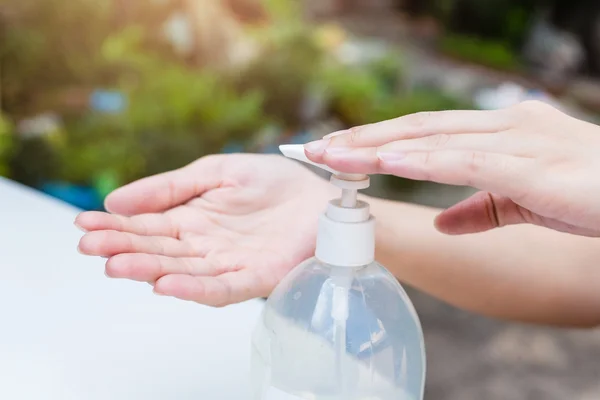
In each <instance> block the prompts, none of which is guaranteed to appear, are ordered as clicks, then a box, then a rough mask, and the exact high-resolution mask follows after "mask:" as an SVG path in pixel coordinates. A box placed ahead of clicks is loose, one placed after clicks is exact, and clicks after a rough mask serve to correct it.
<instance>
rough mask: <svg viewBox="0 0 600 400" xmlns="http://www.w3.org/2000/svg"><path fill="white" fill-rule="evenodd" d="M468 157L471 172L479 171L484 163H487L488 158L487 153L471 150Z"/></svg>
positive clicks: (467, 161) (468, 166)
mask: <svg viewBox="0 0 600 400" xmlns="http://www.w3.org/2000/svg"><path fill="white" fill-rule="evenodd" d="M466 157H467V159H466V165H467V170H468V171H469V173H471V174H474V173H477V172H479V171H480V170H481V168H482V167H483V165H485V163H486V159H487V157H486V155H485V153H481V152H478V151H472V152H469V153H467V155H466Z"/></svg>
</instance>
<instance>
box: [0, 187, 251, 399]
mask: <svg viewBox="0 0 600 400" xmlns="http://www.w3.org/2000/svg"><path fill="white" fill-rule="evenodd" d="M77 212H78V211H77V210H76V209H73V208H71V207H69V206H67V205H65V204H63V203H61V202H58V201H55V200H53V199H50V198H48V197H46V196H44V195H41V194H39V193H37V192H35V191H33V190H30V189H26V188H23V187H22V186H19V185H17V184H14V183H12V182H9V181H7V180H4V179H1V178H0V399H3V400H4V399H6V400H100V399H102V400H138V399H140V400H141V399H144V400H158V399H161V400H163V399H168V400H188V399H190V400H191V399H197V400H213V399H214V400H244V399H249V398H250V381H249V364H250V362H249V360H250V336H251V331H252V329H253V327H254V323H255V321H256V319H257V318H258V316H259V313H260V311H261V308H262V303H261V302H260V301H258V300H256V301H250V302H247V303H244V304H240V305H236V306H232V307H228V308H224V309H211V308H208V307H204V306H200V305H198V304H194V303H188V302H183V301H179V300H176V299H172V298H166V297H159V296H155V295H153V294H152V291H151V288H150V286H148V285H147V284H145V283H137V282H130V281H121V280H110V279H107V278H106V277H105V276H104V273H103V271H104V268H103V264H104V261H103V260H102V259H98V258H91V257H84V256H81V255H79V254H78V253H77V252H76V246H77V243H78V240H79V238H80V237H81V235H82V233H81V232H80V231H79V230H77V228H75V227H74V226H73V223H72V222H73V220H74V218H75V216H76V214H77Z"/></svg>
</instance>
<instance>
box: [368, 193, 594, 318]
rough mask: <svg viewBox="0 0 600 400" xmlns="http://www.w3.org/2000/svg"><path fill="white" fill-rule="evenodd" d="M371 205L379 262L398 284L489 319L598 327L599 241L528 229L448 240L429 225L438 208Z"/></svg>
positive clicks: (377, 201)
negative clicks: (375, 220)
mask: <svg viewBox="0 0 600 400" xmlns="http://www.w3.org/2000/svg"><path fill="white" fill-rule="evenodd" d="M369 202H370V203H371V205H372V212H373V214H374V215H375V216H376V217H377V220H378V223H377V224H378V225H377V246H378V248H377V259H378V261H380V262H381V263H382V264H384V265H385V266H386V267H387V268H388V269H389V270H390V271H391V272H392V273H393V274H394V275H395V276H396V277H398V279H400V280H401V281H402V282H405V283H407V284H409V285H411V286H413V287H416V288H418V289H420V290H423V291H424V292H427V293H429V294H431V295H433V296H435V297H437V298H439V299H441V300H444V301H446V302H448V303H450V304H453V305H455V306H458V307H460V308H463V309H467V310H470V311H474V312H477V313H481V314H485V315H488V316H492V317H498V318H505V319H511V320H519V321H526V322H533V323H543V324H551V325H565V326H594V325H599V324H600V290H599V289H598V288H600V239H591V238H584V237H579V236H573V235H567V234H562V233H558V232H555V231H551V230H549V229H544V228H539V227H535V226H530V225H520V226H512V227H507V228H502V229H497V230H494V231H490V232H486V233H480V234H474V235H466V236H447V235H444V234H441V233H439V232H438V231H437V230H436V229H435V227H434V225H433V220H434V217H435V216H436V215H437V213H438V212H439V210H434V209H429V208H424V207H419V206H414V205H408V204H403V203H397V202H390V201H385V200H380V199H374V198H370V199H369Z"/></svg>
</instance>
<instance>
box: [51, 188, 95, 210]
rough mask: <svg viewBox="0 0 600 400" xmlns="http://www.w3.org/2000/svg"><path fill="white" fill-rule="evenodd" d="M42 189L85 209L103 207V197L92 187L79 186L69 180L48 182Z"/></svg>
mask: <svg viewBox="0 0 600 400" xmlns="http://www.w3.org/2000/svg"><path fill="white" fill-rule="evenodd" d="M40 190H41V191H42V192H44V193H46V194H47V195H49V196H52V197H54V198H57V199H59V200H62V201H64V202H66V203H69V204H71V205H73V206H75V207H78V208H81V209H83V210H86V211H89V210H100V209H102V206H103V205H102V202H103V200H102V198H101V196H100V195H99V194H98V192H97V191H96V190H95V189H93V188H90V187H86V186H77V185H73V184H70V183H67V182H46V183H44V184H43V185H42V186H41V187H40Z"/></svg>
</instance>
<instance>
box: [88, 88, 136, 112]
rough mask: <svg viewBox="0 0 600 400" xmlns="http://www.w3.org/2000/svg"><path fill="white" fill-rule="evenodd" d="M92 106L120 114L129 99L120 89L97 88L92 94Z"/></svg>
mask: <svg viewBox="0 0 600 400" xmlns="http://www.w3.org/2000/svg"><path fill="white" fill-rule="evenodd" d="M90 107H91V109H92V110H94V111H97V112H101V113H105V114H120V113H122V112H123V111H125V109H126V108H127V99H126V98H125V95H123V94H122V93H121V92H118V91H111V90H96V91H94V92H93V93H92V94H91V96H90Z"/></svg>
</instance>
